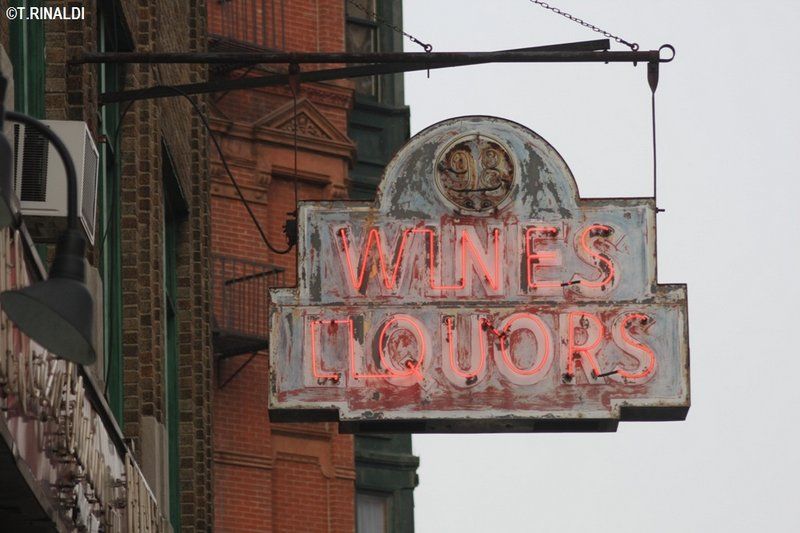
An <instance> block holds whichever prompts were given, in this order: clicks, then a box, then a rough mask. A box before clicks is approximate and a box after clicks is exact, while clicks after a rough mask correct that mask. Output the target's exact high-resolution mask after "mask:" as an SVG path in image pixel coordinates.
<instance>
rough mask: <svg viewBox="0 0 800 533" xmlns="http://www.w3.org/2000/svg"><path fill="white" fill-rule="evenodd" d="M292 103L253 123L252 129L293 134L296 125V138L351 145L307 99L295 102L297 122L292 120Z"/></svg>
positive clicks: (293, 108) (293, 109) (293, 110)
mask: <svg viewBox="0 0 800 533" xmlns="http://www.w3.org/2000/svg"><path fill="white" fill-rule="evenodd" d="M294 113H295V105H294V102H291V101H290V102H287V103H286V104H284V105H282V106H281V107H279V108H278V109H276V110H274V111H272V112H271V113H269V114H268V115H266V116H264V117H262V118H260V119H258V120H257V121H255V122H254V123H253V124H252V126H253V129H273V130H279V131H283V132H286V133H289V134H292V135H293V134H294V129H295V124H296V125H297V135H298V137H306V138H315V139H322V140H326V141H333V142H337V143H345V144H351V143H352V141H351V140H350V139H349V138H348V137H346V136H345V135H343V134H342V133H341V132H339V130H338V129H337V128H336V126H334V125H333V124H331V122H330V121H329V120H328V119H327V118H326V117H325V115H323V114H322V113H321V112H320V111H319V109H317V107H316V106H315V105H314V104H313V103H311V102H310V101H309V100H308V99H306V98H303V99H301V100H298V101H297V120H296V121H295V118H294Z"/></svg>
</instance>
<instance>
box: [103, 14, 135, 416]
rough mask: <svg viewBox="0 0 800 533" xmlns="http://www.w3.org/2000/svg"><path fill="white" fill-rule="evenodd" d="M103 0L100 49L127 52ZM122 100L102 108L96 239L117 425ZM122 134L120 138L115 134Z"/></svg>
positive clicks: (114, 75) (109, 78)
mask: <svg viewBox="0 0 800 533" xmlns="http://www.w3.org/2000/svg"><path fill="white" fill-rule="evenodd" d="M107 4H108V3H103V2H98V13H97V49H98V50H99V51H100V52H111V51H121V50H127V49H128V48H129V47H127V46H120V31H119V30H118V28H117V20H118V19H117V17H115V16H114V15H115V13H114V12H113V7H114V5H115V4H114V3H111V6H112V12H111V13H108V12H106V9H107V8H104V6H106V5H107ZM97 80H98V96H99V94H102V93H104V92H107V91H116V90H119V89H120V88H121V87H122V67H121V66H119V65H117V64H107V65H106V64H102V63H101V64H99V65H98V66H97ZM119 113H120V109H119V104H107V105H105V106H103V107H102V108H100V112H99V119H100V120H99V121H98V133H99V134H100V135H102V136H103V137H105V138H106V139H107V141H108V142H104V143H99V144H98V149H99V152H100V168H99V176H98V210H97V217H98V220H97V224H96V227H97V235H96V237H95V242H96V243H97V247H98V249H99V250H100V251H101V257H100V274H101V276H102V278H103V338H104V346H103V348H104V349H103V354H104V357H105V360H104V361H103V369H104V373H105V387H106V398H107V399H108V405H109V407H111V412H112V413H114V416H115V418H116V419H117V423H118V424H119V425H120V427H122V424H123V417H122V281H121V277H122V246H121V239H122V236H121V235H122V234H121V229H120V205H119V198H120V165H119V159H120V158H119V147H120V142H119V141H120V139H119V138H118V137H119V134H118V131H117V130H118V127H119V122H120V116H119ZM115 137H116V138H115Z"/></svg>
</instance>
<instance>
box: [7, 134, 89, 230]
mask: <svg viewBox="0 0 800 533" xmlns="http://www.w3.org/2000/svg"><path fill="white" fill-rule="evenodd" d="M42 122H43V123H44V124H45V125H47V126H48V127H49V128H51V129H52V130H53V132H54V133H55V134H56V135H58V136H59V137H60V138H61V140H62V141H64V144H65V145H66V147H67V150H68V151H69V153H70V155H71V156H72V160H73V162H74V163H75V172H76V173H77V175H78V218H79V219H80V221H81V224H82V226H83V229H84V231H85V233H86V238H87V240H88V241H89V242H90V243H91V244H92V245H93V244H94V233H95V231H94V230H95V221H96V211H97V175H98V168H99V164H100V155H99V153H98V152H97V147H96V146H95V144H94V140H92V136H91V134H90V133H89V128H88V127H87V126H86V123H85V122H80V121H74V120H43V121H42ZM14 190H15V191H16V193H17V197H18V198H19V200H20V206H21V208H22V215H23V217H24V219H25V224H26V226H28V230H29V231H30V233H31V235H32V236H33V238H34V239H35V240H38V241H40V242H55V241H56V239H57V238H58V235H60V234H61V232H62V231H63V230H64V229H65V228H66V217H67V174H66V170H65V169H64V165H63V164H62V162H61V158H60V157H59V155H58V152H56V149H55V148H54V147H53V146H51V145H50V142H49V141H48V140H47V139H46V138H45V137H43V136H42V134H41V133H39V132H38V131H36V130H35V129H33V128H30V127H26V126H25V125H23V124H14Z"/></svg>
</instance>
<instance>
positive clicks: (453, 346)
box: [445, 316, 486, 385]
mask: <svg viewBox="0 0 800 533" xmlns="http://www.w3.org/2000/svg"><path fill="white" fill-rule="evenodd" d="M445 325H446V328H447V338H446V342H447V345H448V347H449V352H450V369H451V370H452V371H453V372H454V373H455V374H456V376H458V377H461V378H462V379H465V380H467V384H468V385H471V384H472V383H474V382H476V381H477V377H478V376H479V375H480V374H481V373H482V372H483V369H484V368H485V367H486V347H485V346H484V343H483V338H482V336H481V335H478V339H477V341H478V343H479V344H480V350H479V352H480V362H479V363H478V368H477V370H475V371H474V372H465V371H463V370H461V365H459V362H458V361H457V360H456V353H457V352H458V346H457V344H458V339H456V338H454V336H453V317H450V316H448V317H446V318H445ZM473 339H474V335H473ZM471 344H472V348H474V343H471ZM469 353H470V360H472V350H470V351H469ZM472 366H473V367H474V366H475V365H474V363H472ZM448 377H450V376H448Z"/></svg>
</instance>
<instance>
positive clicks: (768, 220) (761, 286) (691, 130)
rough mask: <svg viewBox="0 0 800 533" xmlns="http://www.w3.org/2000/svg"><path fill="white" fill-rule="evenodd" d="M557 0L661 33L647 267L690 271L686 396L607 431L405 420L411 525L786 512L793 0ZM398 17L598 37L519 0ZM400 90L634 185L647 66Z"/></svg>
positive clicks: (417, 119)
mask: <svg viewBox="0 0 800 533" xmlns="http://www.w3.org/2000/svg"><path fill="white" fill-rule="evenodd" d="M553 1H554V2H555V3H556V5H557V6H558V7H560V8H561V9H563V10H565V11H568V12H571V13H573V14H575V15H576V16H578V17H580V18H583V19H585V20H587V21H589V22H592V23H594V24H596V25H598V26H600V27H603V28H604V29H607V30H609V31H611V32H612V33H616V34H619V35H621V36H622V37H623V38H625V39H627V40H632V41H636V42H638V43H639V44H640V45H641V48H642V49H655V48H658V47H659V46H660V45H661V44H663V43H671V44H673V45H674V46H675V48H676V49H677V57H676V59H675V61H673V62H672V63H670V64H667V65H663V66H662V69H661V82H660V85H659V88H658V92H657V113H658V157H659V171H660V174H659V206H660V207H662V208H665V209H666V212H665V213H662V214H660V215H659V218H658V253H659V257H658V273H659V282H661V283H671V282H677V283H687V284H688V286H689V337H690V345H691V381H692V407H691V409H690V411H689V416H688V419H687V420H686V421H685V422H662V423H623V424H620V427H619V430H618V432H617V433H612V434H598V435H592V434H564V435H558V434H552V435H546V434H534V435H423V436H415V437H414V451H415V453H416V454H418V455H419V456H420V459H421V466H420V469H419V476H420V485H419V487H418V488H417V490H416V491H415V496H414V498H415V503H416V511H415V513H416V525H417V532H418V533H441V532H517V531H525V532H527V531H539V532H551V531H554V532H581V533H586V532H587V531H614V532H636V533H640V532H676V531H681V532H709V531H724V532H726V533H729V532H752V531H769V532H770V533H772V532H784V531H785V532H796V531H800V503H798V494H799V493H800V490H799V489H798V484H799V483H800V453H799V451H800V442H799V441H800V439H798V422H800V417H799V416H798V408H800V385H799V384H798V378H799V377H800V339H798V336H799V335H798V332H800V316H798V313H797V311H796V308H797V306H798V302H797V300H798V297H800V289H799V288H798V287H800V285H798V283H797V277H798V273H797V270H798V267H800V238H799V237H798V234H800V232H799V231H798V230H800V223H799V222H800V214H798V209H797V205H796V204H797V202H798V201H800V171H798V168H800V104H798V101H799V100H800V61H798V59H797V53H798V52H797V50H798V47H797V35H798V30H797V28H798V26H800V2H797V1H788V0H787V1H771V2H752V1H749V2H744V1H738V0H729V1H723V0H719V1H697V0H695V1H692V0H682V1H674V0H673V1H667V0H662V1H641V0H638V1H637V0H595V1H591V2H589V1H580V0H553ZM404 17H405V20H404V25H405V29H406V30H407V31H408V32H410V33H412V34H414V35H415V36H417V37H418V38H420V39H421V40H423V41H425V42H430V43H431V44H433V46H434V50H435V51H478V50H487V51H488V50H501V49H505V48H518V47H523V46H533V45H539V44H551V43H558V42H571V41H580V40H590V39H595V38H600V36H599V35H597V34H595V33H592V32H591V31H590V30H588V29H586V28H582V27H580V26H578V25H577V24H575V23H572V22H570V21H568V20H565V19H562V18H561V17H559V16H557V15H555V14H553V13H551V12H549V11H546V10H544V9H542V8H541V7H539V6H536V5H533V4H532V3H530V2H529V1H528V0H496V1H492V2H487V1H477V0H471V1H468V0H449V1H442V0H436V1H431V0H405V1H404ZM405 46H406V50H408V51H420V49H419V47H417V45H414V44H413V43H408V42H407V43H406V45H405ZM613 49H614V50H626V49H627V48H625V47H623V46H622V45H616V44H615V45H614V47H613ZM406 102H407V103H408V104H409V105H410V106H411V124H412V134H413V133H416V132H418V131H420V130H421V129H423V128H425V127H427V126H429V125H430V124H433V123H435V122H438V121H440V120H443V119H445V118H449V117H453V116H459V115H478V114H488V115H496V116H499V117H503V118H508V119H511V120H514V121H517V122H520V123H522V124H524V125H526V126H528V127H529V128H531V129H533V130H534V131H536V132H537V133H538V134H540V135H541V136H543V137H544V138H545V139H547V140H548V141H549V142H550V143H551V144H552V145H553V146H554V147H555V148H556V149H557V150H558V151H559V152H560V153H561V155H562V156H563V157H564V159H565V160H566V161H567V164H568V165H569V166H570V168H571V169H572V171H573V173H574V175H575V178H576V179H577V182H578V187H579V189H580V192H581V195H582V196H583V197H584V198H586V197H617V196H648V195H650V194H651V191H652V171H651V165H652V160H651V157H652V152H651V148H650V143H651V136H650V92H649V89H648V86H647V81H646V67H645V65H639V66H638V67H635V68H634V67H633V66H632V65H622V64H617V65H603V64H591V65H590V64H575V65H546V64H541V65H525V64H513V65H512V64H509V65H492V66H480V67H478V66H474V67H466V68H464V67H462V68H458V69H450V70H438V71H432V72H431V74H430V79H427V78H426V75H425V73H414V74H407V75H406Z"/></svg>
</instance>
